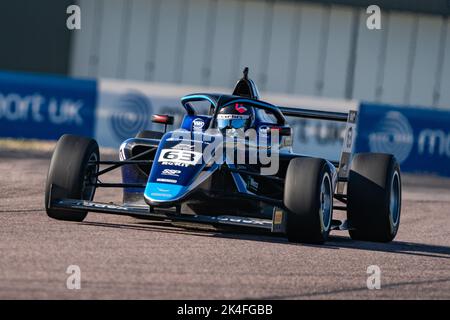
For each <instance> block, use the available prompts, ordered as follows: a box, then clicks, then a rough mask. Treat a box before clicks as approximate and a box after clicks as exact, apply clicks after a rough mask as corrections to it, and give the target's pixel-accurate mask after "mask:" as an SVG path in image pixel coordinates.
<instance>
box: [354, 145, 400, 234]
mask: <svg viewBox="0 0 450 320" xmlns="http://www.w3.org/2000/svg"><path fill="white" fill-rule="evenodd" d="M401 188H402V186H401V177H400V167H399V165H398V163H397V160H396V159H395V157H394V156H393V155H390V154H382V153H360V154H356V155H355V157H354V158H353V160H352V164H351V169H350V174H349V181H348V192H347V193H348V202H347V218H348V222H349V225H350V228H352V229H350V231H349V233H350V236H351V238H352V239H355V240H366V241H376V242H389V241H392V240H393V239H394V238H395V235H396V234H397V231H398V228H399V225H400V211H401V193H402V189H401Z"/></svg>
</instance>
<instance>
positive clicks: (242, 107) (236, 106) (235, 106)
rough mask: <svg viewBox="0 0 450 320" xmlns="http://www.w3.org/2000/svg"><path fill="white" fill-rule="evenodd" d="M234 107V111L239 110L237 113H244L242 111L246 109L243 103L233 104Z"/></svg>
mask: <svg viewBox="0 0 450 320" xmlns="http://www.w3.org/2000/svg"><path fill="white" fill-rule="evenodd" d="M234 108H235V109H236V111H237V112H239V113H244V112H246V111H247V108H246V107H244V106H243V105H239V104H237V103H236V104H235V105H234Z"/></svg>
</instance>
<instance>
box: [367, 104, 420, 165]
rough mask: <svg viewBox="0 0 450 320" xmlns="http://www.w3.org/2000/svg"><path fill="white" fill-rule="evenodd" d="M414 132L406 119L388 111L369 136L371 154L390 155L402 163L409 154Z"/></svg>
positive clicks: (396, 112)
mask: <svg viewBox="0 0 450 320" xmlns="http://www.w3.org/2000/svg"><path fill="white" fill-rule="evenodd" d="M413 145H414V132H413V129H412V128H411V125H410V123H409V121H408V119H407V118H406V117H405V116H404V115H403V114H401V113H400V112H398V111H389V112H388V113H386V115H385V117H384V118H383V119H381V121H380V122H379V123H378V124H377V125H376V130H375V132H373V133H371V134H370V135H369V147H370V151H371V152H383V153H391V154H393V155H395V157H396V158H397V160H398V161H399V162H400V163H402V162H403V161H405V160H406V159H407V158H408V156H409V154H410V153H411V150H412V147H413Z"/></svg>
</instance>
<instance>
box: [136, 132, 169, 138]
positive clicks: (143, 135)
mask: <svg viewBox="0 0 450 320" xmlns="http://www.w3.org/2000/svg"><path fill="white" fill-rule="evenodd" d="M163 135H164V132H160V131H152V130H142V131H140V132H139V133H138V134H137V135H136V138H144V139H161V138H162V136H163Z"/></svg>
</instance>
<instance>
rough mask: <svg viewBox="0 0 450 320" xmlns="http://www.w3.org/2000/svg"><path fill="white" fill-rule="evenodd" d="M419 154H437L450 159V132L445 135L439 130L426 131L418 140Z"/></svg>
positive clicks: (422, 132)
mask: <svg viewBox="0 0 450 320" xmlns="http://www.w3.org/2000/svg"><path fill="white" fill-rule="evenodd" d="M418 151H419V154H424V153H427V154H428V155H433V154H436V152H437V153H438V154H439V155H440V156H447V157H449V158H450V132H447V133H445V132H444V131H443V130H439V129H435V130H433V129H424V130H422V131H421V132H420V134H419V139H418Z"/></svg>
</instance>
